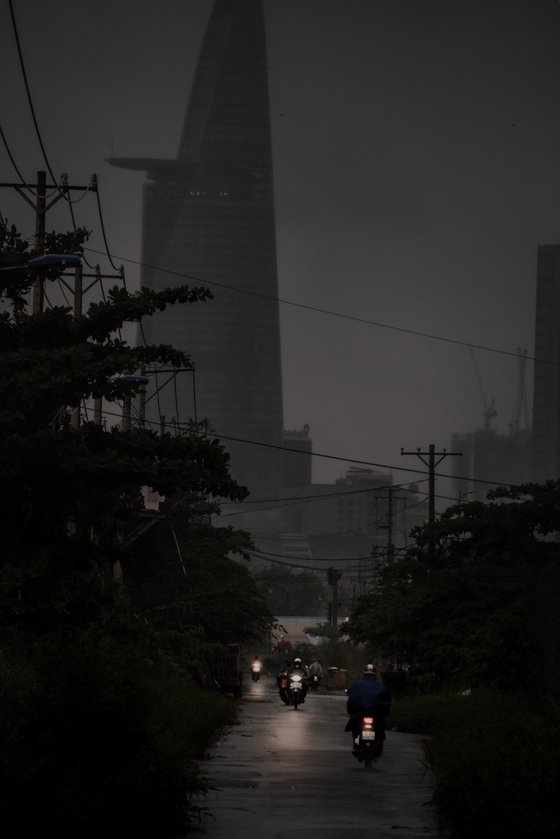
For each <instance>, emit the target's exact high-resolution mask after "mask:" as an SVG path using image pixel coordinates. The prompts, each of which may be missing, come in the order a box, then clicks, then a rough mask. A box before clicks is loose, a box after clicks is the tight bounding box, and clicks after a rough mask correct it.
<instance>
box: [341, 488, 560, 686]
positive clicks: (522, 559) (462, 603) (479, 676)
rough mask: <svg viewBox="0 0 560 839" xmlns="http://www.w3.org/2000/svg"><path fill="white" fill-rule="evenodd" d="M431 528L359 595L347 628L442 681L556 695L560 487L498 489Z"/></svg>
mask: <svg viewBox="0 0 560 839" xmlns="http://www.w3.org/2000/svg"><path fill="white" fill-rule="evenodd" d="M488 499H489V500H488V502H487V503H482V502H468V503H462V504H458V505H455V506H453V507H450V508H449V509H448V510H447V511H445V512H444V513H443V514H442V515H441V517H440V518H439V520H438V521H437V522H436V544H437V550H436V555H435V557H434V559H433V560H430V558H429V553H428V552H427V551H426V546H427V544H428V541H429V538H430V535H431V533H430V530H429V528H428V526H427V525H426V526H424V527H421V528H419V529H418V530H417V531H416V533H415V539H416V545H415V547H414V548H413V549H412V550H410V551H409V552H408V554H407V555H406V557H405V558H404V559H403V560H401V561H399V562H397V563H395V564H394V565H392V566H391V567H388V568H387V569H386V570H385V572H384V575H383V579H382V582H381V585H380V586H379V587H378V588H377V589H375V590H373V591H371V592H370V593H369V594H367V595H366V596H365V597H363V598H361V600H360V601H359V603H358V606H357V608H356V609H355V611H354V612H353V614H352V616H351V619H350V622H349V624H348V625H347V627H346V631H347V632H348V633H349V634H350V636H351V637H352V638H353V639H354V640H356V641H366V642H368V643H369V644H371V645H372V646H373V647H374V648H375V649H378V650H381V651H384V652H386V653H393V654H397V655H398V659H399V660H400V661H401V662H406V663H408V664H409V665H410V666H411V668H412V669H413V671H415V672H417V673H422V674H432V675H433V677H434V679H435V683H436V684H439V685H441V684H448V685H459V686H461V685H462V686H465V687H466V686H473V685H484V684H489V685H494V686H497V687H499V688H500V689H507V690H515V689H517V687H518V686H519V685H521V684H523V683H524V681H525V680H526V679H527V678H531V677H534V678H537V679H538V680H539V681H543V680H545V681H546V682H547V683H548V687H549V689H550V690H553V691H556V690H557V689H558V679H557V677H556V673H557V672H558V663H559V662H558V655H559V652H558V651H559V649H560V647H559V641H560V638H559V627H558V622H557V619H556V612H557V604H558V598H559V595H560V553H559V544H558V536H559V534H560V482H549V483H547V484H545V485H536V484H527V485H523V486H521V487H510V488H501V489H498V490H494V491H492V492H490V493H489V494H488Z"/></svg>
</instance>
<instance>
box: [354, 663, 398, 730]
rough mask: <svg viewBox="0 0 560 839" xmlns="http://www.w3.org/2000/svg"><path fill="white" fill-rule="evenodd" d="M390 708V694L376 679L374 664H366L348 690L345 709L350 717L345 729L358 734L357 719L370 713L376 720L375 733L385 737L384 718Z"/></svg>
mask: <svg viewBox="0 0 560 839" xmlns="http://www.w3.org/2000/svg"><path fill="white" fill-rule="evenodd" d="M390 708H391V696H390V694H389V692H388V691H387V689H386V688H385V685H384V684H383V682H381V681H379V680H378V679H377V673H376V670H375V665H374V664H366V666H365V667H364V670H363V673H362V677H361V679H357V680H356V681H355V682H354V683H353V684H352V686H351V687H350V689H349V691H348V701H347V703H346V710H347V712H348V714H349V715H350V719H349V720H348V722H347V723H346V728H345V729H344V730H345V731H351V732H352V736H353V737H357V736H358V734H359V721H360V718H361V716H362V715H363V714H365V713H371V714H373V715H374V716H375V718H376V721H377V726H376V734H377V736H378V738H379V739H380V740H384V739H385V720H386V719H387V716H388V714H389V710H390Z"/></svg>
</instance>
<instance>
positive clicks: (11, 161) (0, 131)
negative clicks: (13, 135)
mask: <svg viewBox="0 0 560 839" xmlns="http://www.w3.org/2000/svg"><path fill="white" fill-rule="evenodd" d="M0 137H2V142H3V143H4V148H5V149H6V152H7V155H8V157H9V158H10V163H11V164H12V166H13V167H14V171H15V173H16V175H17V176H18V178H19V179H20V181H21V185H22V186H23V187H25V189H28V190H29V192H31V193H33V190H32V189H31V187H30V186H27V184H26V183H25V178H24V177H23V175H22V174H21V172H20V170H19V168H18V165H17V163H16V161H15V158H14V156H13V154H12V152H11V150H10V147H9V145H8V141H7V139H6V135H5V134H4V131H3V129H2V126H1V125H0Z"/></svg>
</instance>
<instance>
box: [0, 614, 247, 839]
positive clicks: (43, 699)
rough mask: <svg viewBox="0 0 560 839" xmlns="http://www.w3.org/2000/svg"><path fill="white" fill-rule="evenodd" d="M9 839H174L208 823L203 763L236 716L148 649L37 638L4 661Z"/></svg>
mask: <svg viewBox="0 0 560 839" xmlns="http://www.w3.org/2000/svg"><path fill="white" fill-rule="evenodd" d="M0 680H1V687H0V735H1V738H2V748H1V749H0V823H1V824H2V831H3V833H4V835H8V836H10V837H14V839H19V837H28V836H32V835H34V834H35V833H37V834H39V833H41V834H43V833H52V834H54V835H56V836H58V837H60V839H64V837H70V836H72V837H73V836H81V837H86V839H87V837H93V836H96V837H97V836H100V835H111V836H112V835H119V834H122V835H123V836H125V835H126V836H130V837H146V838H147V837H150V839H151V838H152V837H154V836H158V837H167V836H176V835H177V834H178V833H180V832H183V833H184V831H185V829H186V828H187V827H188V825H189V823H190V822H191V821H192V819H193V818H195V817H196V816H197V813H198V814H199V813H200V808H197V806H195V805H194V803H193V799H194V797H195V796H196V798H197V800H200V795H204V792H205V790H206V783H205V779H204V778H203V777H202V776H201V774H200V770H199V767H198V763H197V761H198V760H199V759H200V758H202V757H203V756H204V754H205V751H206V750H207V748H208V747H209V746H210V745H211V743H212V742H215V740H216V739H217V738H219V737H220V736H221V734H223V733H225V731H226V730H227V728H228V727H229V726H230V725H231V724H232V723H233V722H234V718H235V705H234V703H232V702H231V701H229V700H227V699H225V698H224V697H222V696H220V695H218V694H216V693H213V692H210V691H202V690H200V689H199V688H197V687H196V686H195V685H194V684H193V683H192V681H191V679H190V678H189V677H188V675H187V674H186V673H185V671H183V670H182V669H181V668H180V667H178V666H177V665H176V664H175V663H173V662H172V661H169V660H167V659H166V658H165V656H163V655H159V654H158V653H157V651H154V649H153V648H152V649H149V645H147V644H145V643H142V641H141V639H139V638H136V639H133V638H129V637H128V638H127V637H125V638H122V639H121V638H118V637H116V636H115V635H111V634H106V633H105V632H103V631H102V630H101V629H99V628H97V629H91V630H88V631H81V632H79V633H74V634H67V633H66V634H56V635H53V636H47V637H43V638H39V639H34V640H32V641H30V639H29V637H27V638H26V639H25V641H23V640H22V639H18V643H15V644H13V646H12V647H11V649H10V650H9V651H6V650H5V651H4V656H3V659H2V660H1V661H0Z"/></svg>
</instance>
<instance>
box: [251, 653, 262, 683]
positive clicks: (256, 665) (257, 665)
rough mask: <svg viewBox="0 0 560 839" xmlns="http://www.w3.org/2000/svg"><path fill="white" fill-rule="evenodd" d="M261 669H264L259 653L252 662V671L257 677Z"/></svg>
mask: <svg viewBox="0 0 560 839" xmlns="http://www.w3.org/2000/svg"><path fill="white" fill-rule="evenodd" d="M261 670H262V661H261V660H260V658H259V657H258V655H256V656H255V657H254V658H253V660H252V662H251V673H252V674H253V675H254V676H255V677H256V678H258V677H259V676H260V672H261Z"/></svg>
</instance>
